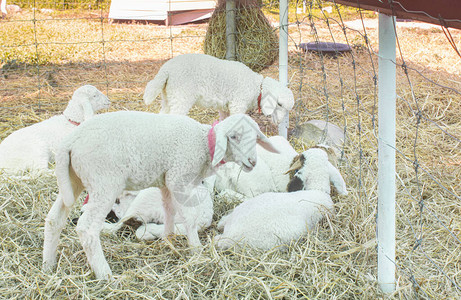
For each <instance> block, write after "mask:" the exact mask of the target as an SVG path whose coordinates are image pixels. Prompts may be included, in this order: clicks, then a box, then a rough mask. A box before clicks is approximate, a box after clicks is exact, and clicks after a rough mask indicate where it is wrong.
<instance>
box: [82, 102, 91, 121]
mask: <svg viewBox="0 0 461 300" xmlns="http://www.w3.org/2000/svg"><path fill="white" fill-rule="evenodd" d="M80 102H81V106H82V110H83V120H84V121H86V120H88V119H90V118H91V117H93V116H94V110H93V107H92V106H91V103H90V101H89V100H88V99H81V100H80Z"/></svg>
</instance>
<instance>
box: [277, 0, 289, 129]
mask: <svg viewBox="0 0 461 300" xmlns="http://www.w3.org/2000/svg"><path fill="white" fill-rule="evenodd" d="M279 5H280V6H279V14H280V15H279V21H280V30H279V81H280V83H282V84H283V85H288V0H280V4H279ZM288 120H289V114H287V115H286V116H285V118H283V120H282V122H280V124H279V135H281V136H283V137H285V138H286V137H287V136H288V125H289V124H288Z"/></svg>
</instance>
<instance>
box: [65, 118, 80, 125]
mask: <svg viewBox="0 0 461 300" xmlns="http://www.w3.org/2000/svg"><path fill="white" fill-rule="evenodd" d="M67 121H69V122H70V124H74V125H75V126H78V125H80V123H78V122H75V121H72V120H71V119H67Z"/></svg>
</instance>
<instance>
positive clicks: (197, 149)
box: [43, 111, 277, 279]
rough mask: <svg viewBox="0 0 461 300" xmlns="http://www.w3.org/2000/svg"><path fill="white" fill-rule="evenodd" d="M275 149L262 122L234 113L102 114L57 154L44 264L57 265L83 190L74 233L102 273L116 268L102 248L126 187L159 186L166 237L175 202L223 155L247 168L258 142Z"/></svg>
mask: <svg viewBox="0 0 461 300" xmlns="http://www.w3.org/2000/svg"><path fill="white" fill-rule="evenodd" d="M257 143H258V144H259V145H261V146H263V147H264V148H266V149H267V150H269V151H273V152H277V150H276V149H275V148H274V147H273V146H272V144H271V143H270V142H269V140H268V139H267V137H266V136H264V134H263V133H262V132H261V131H260V129H259V127H258V124H257V123H256V122H255V121H253V120H252V119H251V118H250V117H249V116H247V115H241V114H236V115H232V116H230V117H228V118H226V119H225V120H224V121H222V122H220V123H218V124H217V125H215V126H209V125H203V124H200V123H198V122H197V121H195V120H193V119H190V118H188V117H186V116H178V115H165V114H160V115H156V114H151V113H145V112H135V111H120V112H114V113H106V114H102V115H98V116H96V117H94V118H92V119H91V120H89V121H87V122H85V123H84V124H82V125H81V126H79V127H78V128H77V129H76V130H75V131H74V132H72V133H71V134H70V135H69V136H67V137H66V138H65V139H64V141H63V142H62V144H61V146H60V148H59V149H58V151H57V153H56V176H57V179H58V187H59V194H58V197H57V199H56V201H55V202H54V204H53V206H52V207H51V210H50V212H49V213H48V216H47V218H46V220H45V239H44V245H43V266H44V269H45V270H49V269H51V268H53V267H54V266H55V265H56V250H57V246H58V241H59V236H60V234H61V231H62V229H63V227H64V225H65V224H66V223H67V222H66V219H67V216H68V215H69V213H70V211H71V207H72V205H73V204H74V202H75V200H76V199H77V198H78V196H79V195H80V193H81V192H82V191H83V190H87V191H88V193H89V195H90V197H89V201H88V203H87V204H86V207H85V210H84V212H83V214H82V215H81V217H80V218H79V220H78V222H77V226H76V231H77V233H78V236H79V238H80V241H81V244H82V246H83V250H84V251H85V254H86V256H87V259H88V263H89V265H90V267H91V268H92V270H93V271H94V273H95V275H96V278H97V279H109V278H111V277H112V271H111V269H110V267H109V264H108V263H107V261H106V259H105V257H104V253H103V251H102V248H101V242H100V238H99V235H100V231H101V229H102V227H103V224H104V219H105V217H106V215H107V214H108V213H109V212H110V210H111V208H112V207H113V204H114V203H115V200H116V198H117V197H118V196H119V195H120V194H121V193H122V192H123V191H124V190H141V189H145V188H149V187H158V188H160V190H161V194H162V200H163V206H164V211H165V231H164V236H165V237H167V236H168V235H170V234H172V233H173V232H174V216H175V212H176V205H175V202H179V203H184V201H185V200H184V199H185V198H188V195H189V194H190V191H191V189H193V188H195V187H196V186H197V185H198V184H200V183H201V181H202V180H203V178H205V177H206V176H207V175H208V173H209V172H210V171H211V170H212V169H213V168H214V167H217V166H219V165H220V164H221V163H222V161H223V160H224V161H234V162H236V163H238V164H239V165H241V166H242V167H243V169H244V170H245V171H251V170H252V169H253V167H254V166H255V165H256V144H257ZM185 226H186V231H187V234H186V235H187V238H188V242H189V244H190V245H191V246H193V247H197V246H200V245H201V243H200V240H199V237H198V233H197V224H196V223H195V222H190V223H186V224H185Z"/></svg>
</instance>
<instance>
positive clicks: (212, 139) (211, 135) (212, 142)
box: [208, 121, 226, 165]
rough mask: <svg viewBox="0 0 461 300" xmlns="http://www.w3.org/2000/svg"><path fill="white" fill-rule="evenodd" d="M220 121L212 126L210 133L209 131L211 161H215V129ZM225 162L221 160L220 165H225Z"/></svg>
mask: <svg viewBox="0 0 461 300" xmlns="http://www.w3.org/2000/svg"><path fill="white" fill-rule="evenodd" d="M218 123H219V122H218V121H215V122H214V123H213V125H211V129H210V131H208V151H209V152H210V156H211V161H213V157H214V151H215V147H216V132H214V127H215V126H216V124H218ZM225 163H226V162H225V161H224V160H221V161H220V162H219V164H218V165H221V164H225Z"/></svg>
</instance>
